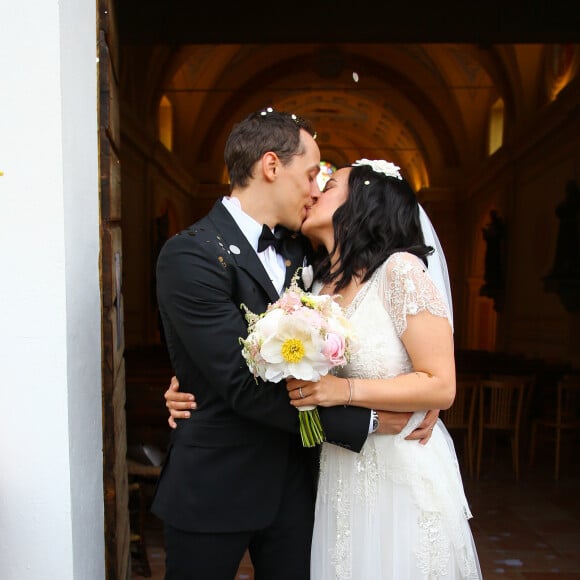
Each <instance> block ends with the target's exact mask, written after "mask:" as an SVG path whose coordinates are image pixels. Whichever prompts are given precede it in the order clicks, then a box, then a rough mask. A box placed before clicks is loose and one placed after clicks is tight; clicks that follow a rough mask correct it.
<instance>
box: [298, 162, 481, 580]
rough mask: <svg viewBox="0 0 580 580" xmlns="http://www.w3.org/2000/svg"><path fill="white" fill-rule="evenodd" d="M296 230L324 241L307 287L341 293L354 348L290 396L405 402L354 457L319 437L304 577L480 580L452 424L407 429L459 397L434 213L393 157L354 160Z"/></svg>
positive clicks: (393, 407) (369, 403)
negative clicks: (400, 419) (402, 419)
mask: <svg viewBox="0 0 580 580" xmlns="http://www.w3.org/2000/svg"><path fill="white" fill-rule="evenodd" d="M302 232H303V233H304V234H305V235H306V236H307V237H308V238H309V239H310V240H311V241H312V242H313V245H314V246H319V247H321V248H323V249H325V250H326V251H325V252H324V250H323V251H322V254H323V256H322V261H321V262H319V263H318V266H317V270H316V279H317V280H318V282H317V286H316V288H315V291H317V292H319V293H325V294H331V295H335V296H336V300H337V301H338V302H339V303H340V304H341V305H342V306H343V307H344V308H345V309H346V312H347V315H348V316H349V317H350V319H351V322H352V324H353V325H354V327H355V329H356V331H357V333H358V337H359V348H358V350H357V352H356V353H355V354H354V355H353V356H352V358H351V360H350V361H349V363H348V365H347V366H345V367H342V368H341V369H340V370H339V371H338V372H337V374H336V375H327V376H326V377H322V379H321V380H320V381H319V382H316V383H311V382H305V381H301V380H296V379H293V380H290V381H288V383H287V384H288V391H289V396H290V398H291V403H292V404H293V405H295V406H296V407H300V406H302V405H312V404H314V405H321V406H332V405H346V404H349V405H356V406H359V407H367V408H370V409H375V410H390V411H412V412H413V415H412V417H411V420H410V421H409V423H408V424H407V426H406V428H405V429H404V430H403V431H402V432H401V433H400V434H398V435H379V434H377V433H372V434H370V435H369V437H368V438H367V441H366V443H365V445H364V447H363V449H362V451H361V452H360V453H359V454H357V453H352V452H350V451H348V450H345V449H343V448H341V447H338V446H335V445H331V444H326V443H324V444H323V448H322V453H321V460H320V479H319V484H318V491H317V500H316V513H315V524H314V537H313V543H312V559H311V577H312V580H331V579H332V580H334V579H345V580H346V579H351V580H361V579H367V578H369V579H370V578H372V579H378V578H380V579H384V580H396V579H410V580H416V579H435V578H444V579H459V578H461V579H465V578H468V579H471V578H473V579H478V578H481V571H480V567H479V562H478V559H477V552H476V548H475V545H474V542H473V537H472V534H471V530H470V527H469V522H468V519H469V518H471V513H470V510H469V506H468V503H467V500H466V498H465V494H464V490H463V485H462V481H461V475H460V472H459V468H458V464H457V459H456V455H455V451H454V448H453V443H452V440H451V438H450V436H449V434H448V433H447V431H446V429H445V428H444V426H443V424H442V422H441V421H438V422H437V424H436V425H435V427H434V429H433V433H432V436H431V438H430V440H429V442H428V443H427V444H426V445H421V444H419V442H417V441H409V440H406V439H405V437H406V436H407V435H408V434H409V433H410V432H411V431H412V430H413V429H414V428H415V427H416V426H417V425H418V424H419V423H420V422H421V421H422V419H423V417H424V415H425V410H426V409H445V408H448V407H449V406H450V405H451V404H452V402H453V399H454V396H455V362H454V355H453V352H454V349H453V328H452V325H453V321H452V312H451V296H450V291H449V280H448V276H447V269H446V265H445V258H444V256H443V253H442V250H441V247H440V245H439V241H438V239H437V236H436V234H435V232H434V230H433V228H432V225H431V222H430V221H429V219H428V218H427V216H426V214H425V212H424V211H423V209H422V208H421V206H420V205H419V204H418V202H417V199H416V197H415V194H414V192H413V191H412V189H411V187H410V186H409V184H408V183H407V181H406V180H405V179H403V178H402V177H401V175H400V173H399V168H398V167H396V166H395V165H393V164H392V163H388V162H386V161H376V160H372V161H371V160H367V159H362V160H360V161H357V162H356V163H355V164H354V165H353V166H352V167H345V168H343V169H339V170H338V171H336V172H335V173H334V174H333V175H332V176H331V178H330V180H329V181H328V182H327V184H326V186H325V188H324V190H323V192H322V193H321V195H320V197H319V199H318V200H317V202H316V203H315V205H314V206H313V207H312V208H311V209H310V211H309V213H308V216H307V218H306V220H305V221H304V224H303V226H302ZM427 265H428V268H427ZM427 272H428V273H427Z"/></svg>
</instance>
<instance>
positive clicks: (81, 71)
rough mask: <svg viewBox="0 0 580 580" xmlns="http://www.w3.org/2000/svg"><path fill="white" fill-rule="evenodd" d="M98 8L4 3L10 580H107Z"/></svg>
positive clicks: (6, 565) (75, 1)
mask: <svg viewBox="0 0 580 580" xmlns="http://www.w3.org/2000/svg"><path fill="white" fill-rule="evenodd" d="M96 4H97V3H96V2H95V0H18V1H17V2H13V1H10V2H9V1H0V5H1V8H2V10H1V17H0V171H2V172H3V173H4V175H0V578H2V580H28V579H30V580H32V579H34V580H39V579H44V578H47V579H48V578H50V579H53V578H54V579H56V578H58V579H59V580H66V579H69V578H76V579H78V580H92V579H98V580H102V579H103V578H104V577H105V565H104V539H103V534H104V525H103V484H102V426H101V371H100V359H101V340H100V291H99V189H98V187H99V172H98V131H97V63H96Z"/></svg>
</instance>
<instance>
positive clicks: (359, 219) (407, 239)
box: [316, 165, 433, 291]
mask: <svg viewBox="0 0 580 580" xmlns="http://www.w3.org/2000/svg"><path fill="white" fill-rule="evenodd" d="M348 191H349V193H348V197H347V200H346V201H345V202H344V203H343V204H342V205H341V206H340V207H339V208H338V209H337V210H336V211H335V212H334V215H333V216H332V222H333V225H334V250H333V251H332V252H331V254H330V255H329V254H328V253H326V251H325V250H321V251H319V252H318V253H317V258H318V260H317V262H318V264H317V267H316V275H317V278H319V279H320V280H322V282H324V283H325V284H329V283H333V284H334V285H335V290H336V291H338V290H340V289H341V288H344V287H345V286H347V285H348V283H349V282H350V281H351V280H352V278H353V276H355V275H357V274H359V275H360V274H361V273H363V272H364V275H363V278H362V281H363V282H364V281H366V280H368V279H369V278H370V277H371V276H372V274H373V273H374V272H375V270H376V269H377V268H378V267H379V266H380V265H381V264H382V263H383V262H384V261H385V260H386V259H387V258H388V257H389V256H390V255H391V254H394V253H395V252H409V253H411V254H414V255H415V256H418V257H419V258H421V260H423V262H424V263H425V265H427V256H428V255H429V254H431V253H432V252H433V248H432V247H431V246H427V245H425V241H424V238H423V232H422V231H421V223H420V219H419V202H418V201H417V197H416V196H415V192H414V191H413V189H412V188H411V186H410V185H409V184H408V183H407V181H406V180H405V179H397V178H396V177H389V176H387V175H384V174H383V173H378V172H375V171H373V170H372V168H371V167H370V166H369V165H360V166H354V167H352V169H351V172H350V174H349V177H348ZM336 260H338V264H337V267H336V268H335V270H334V271H333V272H331V271H330V268H331V264H332V263H333V262H335V261H336Z"/></svg>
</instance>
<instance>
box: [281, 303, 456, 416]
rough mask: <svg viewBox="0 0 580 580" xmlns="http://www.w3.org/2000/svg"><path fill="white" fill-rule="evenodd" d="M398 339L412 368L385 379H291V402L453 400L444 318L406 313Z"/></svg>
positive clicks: (382, 405) (387, 406) (437, 403)
mask: <svg viewBox="0 0 580 580" xmlns="http://www.w3.org/2000/svg"><path fill="white" fill-rule="evenodd" d="M401 340H402V342H403V344H404V345H405V348H406V349H407V352H408V354H409V357H410V359H411V363H412V364H413V368H414V369H416V371H414V372H411V373H407V374H404V375H399V376H397V377H394V378H391V379H358V378H357V379H352V378H351V379H348V380H347V379H343V378H339V377H335V376H333V375H326V376H325V377H322V378H321V379H320V381H319V382H317V383H311V382H306V381H299V380H296V379H292V380H290V381H288V382H287V386H288V391H289V395H290V399H291V404H292V405H294V406H295V407H301V406H304V405H320V406H323V407H329V406H333V405H346V404H348V403H349V400H350V404H351V405H355V406H357V407H366V408H369V409H376V410H388V411H421V410H425V409H448V408H449V407H450V406H451V404H452V403H453V400H454V398H455V358H454V349H453V334H452V330H451V326H450V325H449V322H448V321H447V319H446V318H443V317H441V316H436V315H434V314H431V313H430V312H429V311H427V310H422V311H421V312H419V313H418V314H416V315H412V316H408V317H407V328H406V330H405V331H404V332H403V334H402V335H401ZM349 381H350V385H349ZM300 388H302V393H300ZM351 391H352V399H351ZM301 394H302V395H303V397H301Z"/></svg>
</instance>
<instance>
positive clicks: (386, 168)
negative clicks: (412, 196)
mask: <svg viewBox="0 0 580 580" xmlns="http://www.w3.org/2000/svg"><path fill="white" fill-rule="evenodd" d="M361 165H368V166H369V167H370V168H371V169H372V170H373V171H375V172H376V173H382V174H383V175H386V176H387V177H396V178H397V179H403V178H402V177H401V174H400V173H399V169H401V168H400V167H399V166H397V165H395V164H394V163H391V162H390V161H385V160H384V159H358V160H357V161H355V162H354V163H353V164H352V166H353V167H357V166H361Z"/></svg>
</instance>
